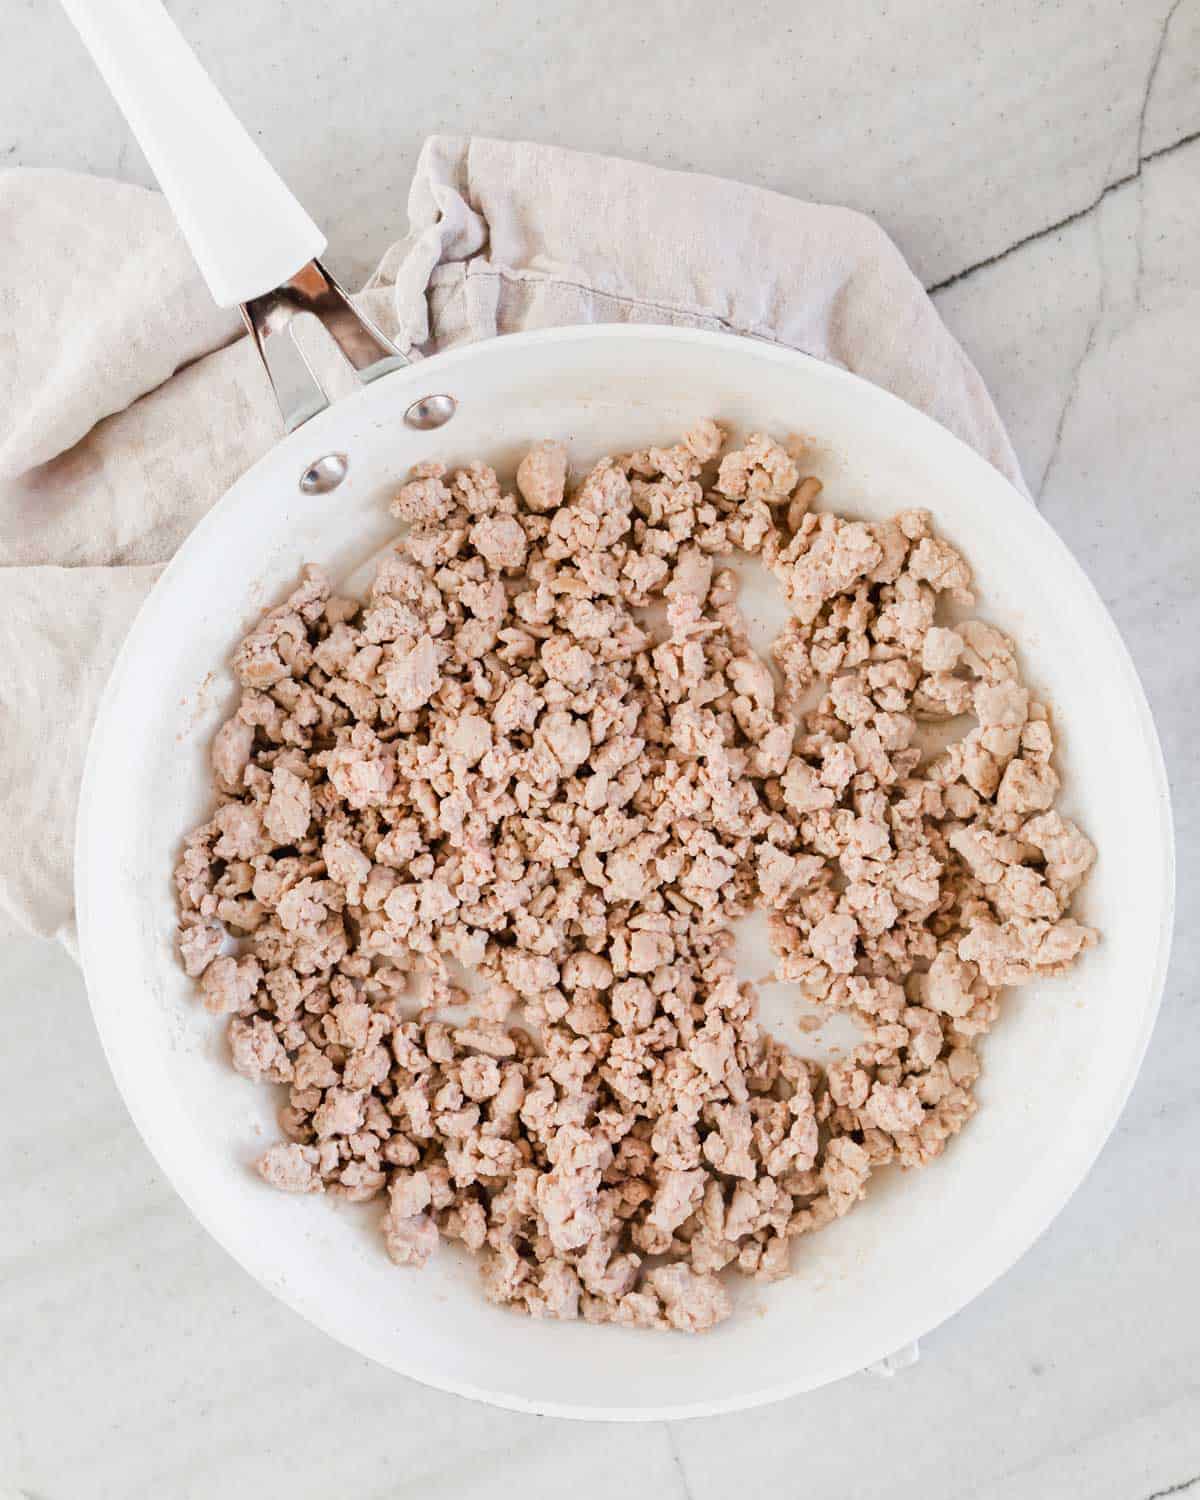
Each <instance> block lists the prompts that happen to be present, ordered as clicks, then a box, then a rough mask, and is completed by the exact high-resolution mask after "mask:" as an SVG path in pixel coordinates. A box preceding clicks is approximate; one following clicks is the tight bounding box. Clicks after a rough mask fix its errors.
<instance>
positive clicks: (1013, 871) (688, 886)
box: [176, 422, 1095, 1331]
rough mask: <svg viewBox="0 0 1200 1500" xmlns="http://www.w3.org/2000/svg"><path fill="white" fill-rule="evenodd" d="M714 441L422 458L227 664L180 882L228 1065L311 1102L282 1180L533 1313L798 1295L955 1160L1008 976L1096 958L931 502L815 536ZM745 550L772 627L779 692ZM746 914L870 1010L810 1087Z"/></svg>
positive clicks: (1015, 707) (805, 979)
mask: <svg viewBox="0 0 1200 1500" xmlns="http://www.w3.org/2000/svg"><path fill="white" fill-rule="evenodd" d="M723 444H724V435H723V434H722V432H721V431H720V429H719V428H717V426H716V425H715V424H714V423H712V422H703V423H701V424H700V425H699V426H698V427H697V428H696V429H695V430H694V431H693V432H690V433H689V434H688V435H687V437H686V438H685V439H684V440H683V442H682V443H679V444H677V445H676V446H674V447H669V448H651V449H649V450H648V451H644V452H637V453H632V454H629V455H627V456H625V457H622V458H618V459H605V460H603V461H602V462H601V463H599V464H598V465H597V466H596V467H595V468H594V469H593V470H592V471H591V472H590V473H589V474H587V476H586V477H585V478H584V479H583V480H582V482H581V483H580V484H578V486H576V487H575V488H573V489H571V488H570V487H569V486H568V484H567V477H568V464H567V455H566V453H565V452H564V450H563V449H562V448H561V447H560V446H559V445H557V444H555V443H543V444H540V445H539V446H537V447H535V448H534V449H533V450H532V451H531V452H530V453H529V454H528V455H527V456H526V457H525V459H524V460H523V462H522V463H521V466H520V468H519V470H518V472H517V476H516V490H515V492H509V491H508V490H506V489H505V488H504V487H503V486H502V485H501V483H500V482H499V480H498V478H497V476H496V474H495V473H494V471H493V470H492V469H490V468H489V467H488V466H487V465H486V464H483V463H472V464H470V465H469V466H467V467H466V468H463V469H460V470H457V471H456V472H454V473H451V474H447V473H446V472H445V471H444V470H443V468H442V467H441V466H440V465H434V464H429V465H423V466H421V467H419V468H418V469H416V470H414V472H413V474H412V477H411V479H410V480H409V482H408V483H406V484H405V485H404V486H403V487H402V488H401V489H400V491H399V493H398V494H397V495H396V498H395V501H394V504H393V511H394V513H395V514H396V515H397V516H398V517H399V518H400V519H401V520H402V521H403V522H406V523H407V528H408V529H407V532H406V534H405V535H404V536H403V539H402V540H400V541H399V543H398V545H397V547H396V549H395V551H394V552H393V553H392V554H390V555H389V556H388V558H387V559H386V561H385V562H384V563H383V565H382V567H381V568H380V570H379V574H378V577H377V578H376V581H375V584H374V586H373V588H372V590H371V594H370V597H369V598H368V599H366V600H365V601H360V600H357V599H350V598H343V597H340V596H338V595H336V594H334V593H333V591H332V589H331V587H330V584H329V582H328V581H327V579H326V578H325V576H324V574H323V573H322V572H321V571H320V569H318V568H307V569H306V570H305V572H304V576H303V578H302V580H301V582H300V585H299V587H298V588H297V589H296V590H295V592H294V593H293V594H292V595H291V596H290V597H289V598H288V599H287V601H286V602H285V603H284V604H283V605H281V606H280V607H279V608H277V609H273V610H271V611H270V612H269V613H268V614H267V615H266V616H265V617H264V618H263V620H262V621H261V623H260V624H259V625H257V626H256V627H255V629H254V630H253V631H251V633H250V634H249V635H248V636H247V637H246V639H245V641H243V643H242V645H241V646H240V648H239V649H238V651H237V654H236V656H235V657H234V669H235V671H236V674H237V677H238V679H239V681H240V683H241V685H242V697H241V702H240V705H239V707H238V710H237V712H236V714H235V715H234V717H233V718H232V719H230V720H229V721H228V723H226V724H225V725H224V726H223V727H222V728H221V730H220V731H219V732H218V734H217V736H216V739H215V741H214V744H213V748H212V767H213V775H214V782H215V788H216V793H217V804H218V805H217V809H216V811H215V813H214V814H213V816H212V817H211V818H210V819H209V820H208V822H206V823H205V824H204V825H203V826H202V827H200V828H198V829H197V830H196V831H195V832H194V833H193V834H192V835H191V836H190V837H189V838H188V840H187V843H186V846H185V850H184V853H183V857H182V859H181V861H180V864H179V867H178V871H177V874H176V883H177V887H178V893H179V907H180V914H181V915H180V952H181V955H182V959H183V963H184V966H185V968H186V969H187V972H188V973H189V974H190V975H192V976H194V977H195V978H196V980H197V982H198V987H199V991H200V995H201V998H202V1000H203V1003H204V1005H205V1006H206V1007H207V1008H208V1009H209V1010H211V1011H213V1012H214V1013H216V1014H221V1015H225V1016H228V1018H229V1020H228V1027H229V1042H230V1047H231V1051H232V1058H233V1065H234V1067H235V1068H237V1069H238V1071H239V1072H241V1073H244V1074H246V1075H247V1076H248V1077H251V1078H258V1079H266V1080H268V1081H270V1082H272V1083H276V1084H279V1085H285V1086H286V1089H287V1101H286V1103H285V1104H284V1106H283V1107H282V1109H281V1110H280V1116H279V1118H280V1125H281V1128H282V1132H283V1135H284V1137H285V1139H284V1140H283V1141H282V1142H281V1143H279V1144H277V1145H274V1146H271V1147H270V1149H269V1150H267V1152H266V1153H265V1155H264V1156H263V1157H262V1158H261V1160H260V1161H259V1163H258V1170H259V1172H260V1173H261V1175H262V1176H263V1178H265V1180H266V1181H267V1182H269V1183H271V1184H273V1185H274V1186H276V1187H279V1188H282V1189H284V1190H285V1191H288V1192H299V1193H316V1192H322V1191H326V1192H334V1193H339V1194H344V1195H345V1196H347V1197H349V1198H351V1199H367V1198H373V1197H376V1196H379V1197H381V1198H382V1199H383V1200H384V1201H385V1203H386V1211H385V1212H384V1215H383V1233H384V1239H385V1243H386V1246H387V1250H388V1253H389V1254H390V1255H391V1257H392V1258H393V1260H395V1261H396V1262H398V1263H399V1264H402V1265H414V1266H419V1265H421V1264H423V1263H424V1262H425V1261H426V1260H427V1259H428V1257H429V1256H430V1254H432V1253H433V1251H434V1250H435V1248H436V1245H437V1242H438V1239H439V1236H446V1237H449V1238H451V1239H457V1240H461V1241H463V1243H464V1244H465V1245H467V1246H468V1247H469V1248H470V1249H471V1250H473V1251H477V1252H479V1254H480V1256H481V1263H482V1271H483V1281H484V1287H485V1290H486V1292H487V1295H488V1296H489V1297H491V1298H493V1299H495V1300H496V1301H499V1302H505V1303H509V1304H511V1305H513V1306H514V1307H516V1308H518V1309H520V1310H522V1311H525V1312H528V1313H531V1314H533V1315H535V1316H539V1317H541V1316H547V1317H557V1318H573V1317H577V1316H582V1317H584V1318H587V1319H590V1320H593V1321H597V1322H615V1323H621V1324H627V1325H636V1326H639V1327H656V1328H657V1327H672V1328H678V1329H684V1330H688V1331H698V1330H702V1329H706V1328H709V1327H710V1326H711V1325H712V1324H714V1323H716V1322H717V1321H718V1320H720V1319H721V1318H723V1317H725V1316H726V1315H727V1314H728V1313H729V1311H730V1302H729V1297H728V1294H727V1291H726V1289H725V1287H724V1285H723V1284H722V1281H721V1279H720V1277H719V1273H720V1272H721V1271H723V1270H724V1269H725V1268H726V1267H734V1268H736V1269H737V1270H738V1271H741V1272H742V1273H744V1274H747V1275H753V1276H756V1277H759V1278H765V1279H773V1278H775V1277H779V1276H783V1275H785V1274H787V1271H788V1252H789V1245H790V1241H791V1240H793V1239H795V1238H797V1237H799V1236H801V1235H803V1234H806V1233H808V1232H810V1231H812V1230H814V1229H819V1228H821V1226H822V1225H825V1224H828V1223H829V1222H830V1221H831V1220H833V1219H835V1218H837V1217H839V1216H840V1215H842V1214H844V1213H846V1212H847V1210H848V1209H850V1208H851V1207H853V1205H854V1204H855V1203H856V1202H857V1201H858V1200H859V1199H860V1198H861V1197H862V1196H863V1194H864V1191H865V1188H866V1185H867V1182H868V1179H869V1178H870V1176H871V1174H872V1172H873V1171H875V1170H876V1169H877V1168H879V1167H881V1166H883V1165H884V1164H885V1163H888V1162H892V1161H899V1162H900V1163H901V1164H902V1165H904V1166H917V1165H921V1164H923V1163H925V1162H928V1161H930V1160H931V1159H932V1158H934V1157H936V1156H937V1155H939V1153H940V1152H941V1151H942V1150H943V1148H944V1146H945V1144H946V1141H947V1140H948V1139H949V1137H950V1136H952V1135H953V1134H954V1133H955V1132H956V1131H958V1130H959V1129H960V1128H961V1127H962V1125H963V1124H964V1122H965V1121H966V1120H967V1119H969V1118H970V1116H971V1114H972V1113H973V1112H974V1109H975V1100H974V1097H973V1094H972V1088H973V1085H974V1083H975V1080H976V1078H977V1077H978V1075H979V1060H978V1055H977V1051H976V1046H977V1039H978V1037H979V1036H980V1035H981V1034H982V1033H983V1032H985V1031H987V1029H988V1028H989V1027H990V1026H991V1024H992V1022H993V1021H994V1020H995V1019H996V1016H997V1014H998V1010H999V1000H1000V991H1001V989H1002V988H1003V987H1004V986H1005V985H1009V984H1018V983H1020V982H1022V981H1023V980H1026V979H1029V978H1030V977H1032V976H1035V975H1044V974H1054V973H1058V972H1060V971H1061V970H1062V969H1064V968H1065V967H1066V966H1067V965H1068V964H1070V963H1071V962H1072V960H1074V959H1075V957H1076V956H1077V955H1078V954H1079V953H1080V952H1081V950H1083V949H1084V948H1086V947H1087V946H1088V945H1089V944H1091V943H1092V942H1093V941H1094V940H1095V934H1094V933H1093V932H1092V931H1090V930H1089V929H1088V928H1086V927H1084V926H1082V925H1080V923H1079V922H1077V921H1076V920H1074V918H1072V917H1071V916H1070V915H1069V907H1070V903H1071V900H1072V897H1073V895H1074V892H1075V891H1076V889H1077V888H1078V886H1079V885H1080V883H1081V882H1082V880H1083V879H1084V877H1085V875H1086V874H1087V871H1088V868H1089V866H1090V865H1091V863H1092V860H1093V858H1094V850H1093V848H1092V846H1091V844H1090V843H1089V842H1088V840H1087V839H1086V838H1085V837H1084V835H1083V834H1082V833H1080V831H1079V830H1078V829H1077V828H1076V827H1075V826H1074V825H1073V824H1072V823H1070V822H1069V821H1067V820H1066V819H1065V818H1063V817H1062V816H1060V815H1059V813H1057V812H1056V811H1055V810H1054V801H1055V797H1056V794H1057V792H1058V785H1059V779H1058V776H1057V774H1056V773H1055V771H1054V769H1053V766H1052V763H1051V762H1052V755H1053V748H1054V745H1053V737H1052V731H1051V725H1050V721H1049V716H1048V714H1047V711H1046V709H1045V707H1044V706H1043V705H1042V704H1040V703H1038V702H1036V701H1034V700H1033V699H1031V697H1030V694H1029V692H1028V691H1027V689H1026V688H1025V687H1024V686H1022V684H1021V681H1020V677H1019V672H1018V667H1017V661H1016V657H1015V654H1014V650H1013V645H1012V643H1011V642H1010V641H1009V640H1008V639H1007V638H1006V637H1005V636H1004V635H1002V634H1001V633H1000V632H999V631H998V630H995V629H993V628H992V627H991V626H989V625H986V624H984V623H982V622H980V621H978V620H967V621H966V622H964V623H957V624H954V625H950V624H948V623H945V622H944V621H945V612H944V609H943V608H942V604H943V601H944V600H952V601H954V602H955V603H956V604H958V605H964V606H965V605H970V604H971V602H972V596H971V593H970V582H971V574H970V569H969V568H968V566H967V563H966V562H965V561H964V559H963V558H962V557H961V556H960V555H959V553H958V552H956V551H955V550H954V548H952V547H951V546H949V545H947V543H945V542H944V541H941V540H939V539H938V538H937V537H936V536H935V535H934V534H933V529H932V525H931V519H930V516H929V514H928V513H927V512H925V511H922V510H904V511H901V512H900V513H899V514H898V515H896V516H895V517H894V518H893V519H892V520H890V521H886V522H882V523H865V522H860V521H852V520H847V519H843V518H842V517H840V516H837V515H834V514H831V513H828V512H826V513H816V512H814V511H813V510H812V509H811V508H810V507H811V504H812V502H813V501H814V499H815V498H816V496H817V494H818V493H819V491H820V484H819V483H818V481H816V480H815V479H812V478H804V477H802V474H801V470H800V467H799V466H798V463H797V461H796V459H795V458H794V457H793V456H792V455H791V454H790V453H789V452H788V451H787V450H786V449H785V448H783V447H781V446H780V445H778V444H777V443H775V442H773V441H772V440H771V439H769V438H767V437H765V436H761V435H757V434H756V435H753V436H751V437H750V438H749V439H748V441H747V442H746V443H745V445H744V446H742V447H740V448H737V449H735V450H734V451H731V452H727V453H725V454H724V456H723V457H721V450H722V447H723ZM735 550H737V551H741V552H747V553H753V554H756V555H757V556H758V557H759V558H761V560H762V562H763V563H764V564H765V565H766V566H767V567H768V568H769V569H770V571H771V572H772V573H773V574H774V576H775V578H776V579H778V581H779V583H780V585H782V588H783V590H784V591H785V593H786V596H787V599H788V602H789V604H790V608H791V615H792V618H791V619H790V621H789V623H788V625H787V627H786V628H785V629H784V630H783V631H782V633H781V634H780V635H779V637H778V638H777V639H776V641H775V643H774V645H773V648H772V653H771V654H772V656H773V658H774V668H775V670H774V671H773V670H772V669H771V667H770V666H769V665H768V664H767V663H766V662H764V661H763V660H762V659H761V658H760V657H759V656H758V655H757V654H756V653H755V651H754V650H753V649H752V647H751V645H750V642H749V640H748V638H747V633H746V628H745V624H744V622H743V620H742V617H741V615H740V613H739V610H738V605H737V585H736V580H735V577H734V575H733V573H732V572H730V571H729V570H728V568H725V567H722V565H721V559H722V557H726V556H727V555H728V554H730V553H731V552H733V551H735ZM939 617H941V619H942V622H941V623H939ZM809 705H815V706H811V707H810V706H809ZM936 720H943V721H947V724H948V725H949V726H950V727H951V728H955V727H957V728H958V729H959V730H960V731H961V732H960V733H959V734H958V737H957V738H954V739H953V741H952V742H951V743H950V744H949V746H948V748H946V749H944V750H941V751H939V752H938V753H936V754H933V755H927V754H925V753H923V751H922V749H921V748H920V747H919V745H918V744H917V735H918V728H919V726H920V725H921V723H922V721H936ZM960 720H961V723H959V722H958V721H960ZM950 721H954V723H951V722H950ZM756 906H763V907H766V908H767V909H768V910H769V913H770V916H769V925H770V934H771V941H772V945H773V947H774V949H775V952H776V954H777V957H778V964H777V969H776V974H777V976H778V977H779V978H780V979H783V980H788V981H792V982H794V984H795V985H796V987H797V998H798V1003H805V1002H808V1003H810V1004H813V1003H815V1004H817V1005H819V1006H820V1007H822V1008H823V1009H824V1010H825V1011H826V1012H828V1011H832V1010H839V1011H845V1012H848V1013H850V1014H851V1015H852V1016H853V1017H854V1019H855V1020H856V1021H857V1023H858V1026H859V1030H860V1034H861V1040H860V1042H859V1044H858V1045H857V1046H856V1047H854V1049H853V1050H852V1051H851V1052H850V1053H849V1054H848V1055H847V1056H845V1057H844V1058H842V1059H840V1060H838V1061H835V1062H832V1063H831V1064H830V1065H829V1066H828V1068H822V1067H821V1066H819V1065H818V1064H817V1063H815V1062H813V1061H811V1060H804V1059H802V1058H800V1057H799V1056H797V1055H795V1054H794V1053H793V1052H792V1051H790V1050H789V1049H788V1048H786V1047H784V1046H783V1045H781V1044H780V1043H779V1042H778V1041H777V1040H776V1039H775V1038H774V1037H772V1036H771V1035H769V1034H768V1033H767V1032H765V1031H764V1029H763V1028H762V1027H761V1026H760V1024H759V1022H758V1019H757V1015H756V1000H755V994H754V991H753V987H752V986H751V985H749V984H746V983H739V982H738V979H737V977H736V974H735V964H734V937H733V931H732V924H733V922H734V920H735V919H736V918H738V917H740V916H742V915H744V914H746V913H747V912H749V911H750V910H752V909H753V908H754V907H756Z"/></svg>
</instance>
